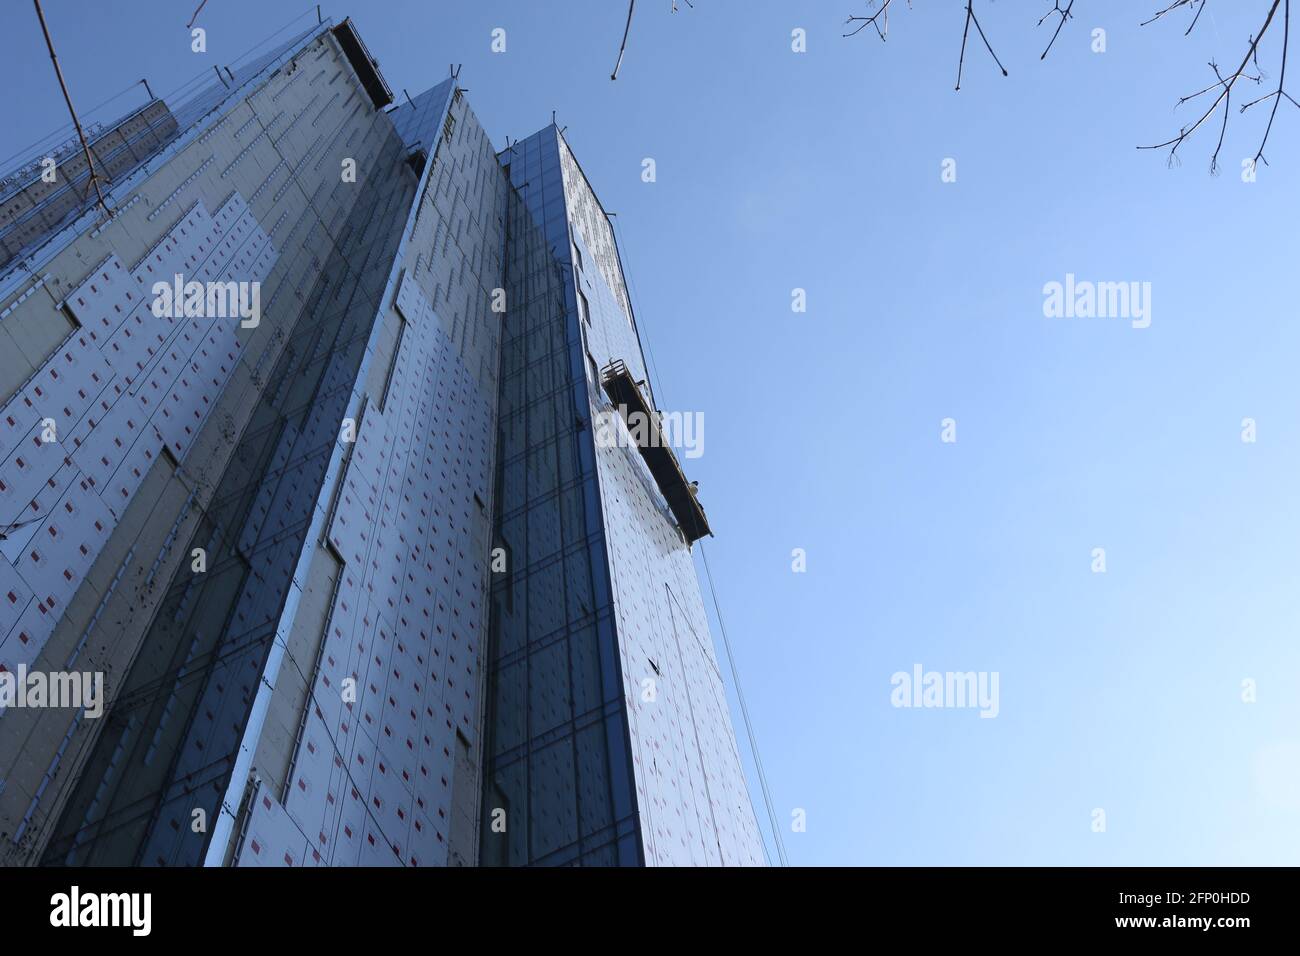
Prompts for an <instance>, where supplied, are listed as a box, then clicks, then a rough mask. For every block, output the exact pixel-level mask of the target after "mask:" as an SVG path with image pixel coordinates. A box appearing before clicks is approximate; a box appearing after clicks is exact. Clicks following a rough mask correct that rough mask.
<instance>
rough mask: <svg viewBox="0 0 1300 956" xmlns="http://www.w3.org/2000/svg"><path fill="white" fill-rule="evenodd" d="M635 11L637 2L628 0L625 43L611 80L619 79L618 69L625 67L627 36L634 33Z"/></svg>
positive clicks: (620, 45)
mask: <svg viewBox="0 0 1300 956" xmlns="http://www.w3.org/2000/svg"><path fill="white" fill-rule="evenodd" d="M635 9H636V0H628V5H627V26H625V27H623V42H622V43H621V44H619V47H618V61H617V62H616V63H615V64H614V72H613V73H611V74H610V75H609V78H610V79H611V80H617V79H618V69H619V67H621V66H622V65H623V51H624V50H626V49H627V35H628V33H630V32H631V31H632V11H633V10H635Z"/></svg>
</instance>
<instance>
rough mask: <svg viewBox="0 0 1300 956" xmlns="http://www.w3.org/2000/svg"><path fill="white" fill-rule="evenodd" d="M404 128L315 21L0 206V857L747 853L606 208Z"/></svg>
mask: <svg viewBox="0 0 1300 956" xmlns="http://www.w3.org/2000/svg"><path fill="white" fill-rule="evenodd" d="M403 99H404V102H402V103H400V104H394V103H393V95H392V92H391V91H390V89H389V87H388V85H387V83H386V82H385V81H384V78H383V76H382V75H381V74H380V72H379V70H378V66H377V64H376V62H375V61H374V59H373V58H372V57H371V55H370V53H369V52H368V51H367V49H366V47H365V45H364V43H363V42H362V40H361V38H360V36H359V34H358V32H357V30H356V29H355V27H354V25H353V23H352V22H351V21H349V20H345V21H343V22H342V23H340V24H337V25H336V24H333V23H329V22H326V23H322V24H320V25H319V26H317V27H316V28H314V29H312V30H310V31H308V32H307V33H305V34H302V35H300V36H298V37H296V38H294V39H292V40H290V41H289V42H288V43H285V44H283V45H282V46H280V47H279V48H278V49H275V50H272V51H271V52H269V53H266V54H264V55H262V56H260V57H259V58H257V59H254V60H251V61H249V62H247V63H245V64H244V65H243V67H242V68H234V67H233V66H232V68H231V69H229V70H226V71H223V73H222V75H221V77H220V81H219V82H217V81H215V80H214V82H213V83H212V84H211V85H210V86H208V87H207V88H205V89H202V90H200V91H198V92H197V93H194V94H192V95H191V96H190V97H189V98H188V99H186V100H185V101H184V102H179V103H175V104H167V103H164V102H162V101H161V100H154V99H150V101H149V102H148V103H146V105H145V106H144V107H142V108H141V109H139V110H136V111H134V112H133V113H131V114H129V115H128V116H127V117H125V118H124V119H123V120H121V121H119V122H115V123H111V124H104V125H103V126H102V127H99V128H96V129H95V130H94V131H93V133H92V135H93V138H94V141H93V143H92V144H91V149H92V153H93V154H94V156H95V158H96V163H95V168H96V174H97V176H98V177H99V179H100V185H101V187H102V190H103V192H104V194H105V196H106V198H107V201H108V206H109V209H110V211H111V215H109V214H107V213H105V212H104V211H103V210H102V209H100V208H99V207H98V206H97V203H96V201H95V190H94V189H93V188H91V184H90V177H89V169H88V168H87V164H86V163H85V157H84V150H80V144H79V143H78V149H71V148H61V149H60V150H58V151H56V152H54V153H53V154H52V156H53V159H54V160H55V162H54V168H55V169H56V171H60V172H61V173H62V175H63V178H62V179H59V178H58V176H57V175H56V177H55V179H54V181H53V182H50V181H49V178H48V173H47V172H46V170H47V167H48V166H49V164H42V163H41V162H40V161H39V160H40V157H37V158H36V159H35V161H34V162H31V163H28V164H26V165H25V166H23V167H22V168H20V169H19V170H17V171H16V172H15V173H14V174H12V175H10V176H9V177H7V178H6V179H5V180H4V181H3V183H2V184H0V243H3V245H2V246H0V253H2V255H0V260H3V264H2V265H0V403H2V404H0V462H2V464H0V670H2V671H3V673H0V689H3V688H4V687H5V686H10V687H13V688H22V690H23V693H24V694H26V696H25V697H23V696H18V695H11V696H10V697H9V698H5V697H0V704H3V703H8V707H7V709H5V710H4V712H3V713H2V714H0V863H5V864H11V865H12V864H30V863H46V864H56V865H57V864H71V865H87V864H89V865H94V864H135V865H198V864H206V865H239V866H247V865H269V866H280V865H353V864H374V865H475V864H479V863H482V864H486V865H523V864H538V865H551V864H574V863H579V864H594V865H614V864H633V865H636V864H648V865H654V864H758V863H761V862H763V846H762V839H761V836H760V834H759V831H758V827H757V824H756V821H755V817H754V814H753V810H752V807H751V804H750V801H749V798H748V796H747V791H746V787H745V780H744V772H743V769H742V763H741V759H740V756H739V753H738V750H737V746H736V740H735V736H734V734H733V732H732V729H731V722H730V718H729V715H728V706H727V700H726V694H725V690H724V685H723V682H722V678H721V674H720V672H719V669H718V664H717V660H716V658H715V655H714V650H713V643H712V639H711V636H710V632H709V623H708V619H707V616H706V614H705V611H704V605H703V601H702V599H701V594H700V590H699V585H698V581H697V578H696V574H695V568H694V563H693V558H692V544H693V542H694V541H696V540H697V539H698V538H699V537H700V536H702V535H704V534H707V533H708V530H709V529H708V523H707V519H706V518H705V516H704V512H703V510H702V508H701V507H700V505H699V502H698V500H697V499H696V497H695V493H694V488H693V487H692V486H691V485H690V484H689V482H688V481H687V480H686V477H685V475H684V473H683V471H682V467H681V464H682V463H681V461H680V460H679V458H678V456H677V455H676V454H675V453H674V451H673V449H672V447H671V445H670V444H669V443H667V442H665V441H664V440H663V438H664V435H663V429H662V428H661V426H662V425H663V423H664V422H663V419H661V418H660V417H659V416H658V414H657V412H656V408H657V407H658V403H657V401H656V396H654V394H653V390H652V388H651V386H650V384H649V382H648V379H649V376H648V374H647V371H646V368H645V363H644V360H643V357H642V351H641V344H640V337H639V335H638V331H637V326H636V317H635V315H634V313H633V309H632V305H631V301H630V298H629V296H628V293H627V289H626V286H625V284H624V276H623V271H622V264H621V262H620V259H619V253H618V247H617V245H616V243H615V239H614V233H613V229H612V227H611V225H610V219H609V217H607V216H606V215H605V213H604V211H603V209H602V207H601V205H600V202H599V200H598V199H597V198H596V195H595V193H594V191H593V189H592V186H591V184H590V183H589V182H588V180H587V178H586V176H585V175H584V174H583V172H582V169H581V167H580V166H579V165H578V163H577V160H576V159H575V158H574V155H573V153H572V152H571V151H570V149H569V146H568V144H567V143H566V141H565V139H564V136H563V135H562V133H561V131H560V130H558V129H557V128H556V127H555V126H554V125H551V126H548V127H546V128H545V129H543V130H541V131H540V132H538V133H536V134H534V135H533V136H531V137H529V138H527V139H525V140H523V141H520V142H518V143H515V144H513V145H512V146H509V147H508V148H507V149H505V150H504V151H500V152H498V151H497V150H496V149H494V148H493V147H492V145H491V143H490V141H489V139H488V137H487V135H486V134H485V133H484V131H483V129H482V128H481V127H480V126H479V124H478V121H477V120H476V118H475V117H474V114H473V112H472V111H471V110H470V109H469V106H468V103H467V101H466V98H465V96H464V94H463V92H462V91H461V89H460V88H459V86H458V85H457V83H456V80H455V78H454V77H452V78H449V79H447V80H446V81H444V82H442V83H440V84H439V85H437V86H435V87H434V88H432V89H430V90H428V91H427V92H425V93H423V94H421V95H419V96H417V97H414V98H407V97H403ZM637 415H640V416H641V420H640V421H637V422H634V421H633V416H637ZM634 425H636V426H642V425H644V426H646V427H633V426H634ZM80 674H88V675H90V674H100V675H103V688H104V693H103V696H102V697H101V699H99V700H98V702H93V701H90V700H88V699H83V700H82V706H80V707H72V706H51V703H57V701H54V700H53V699H52V698H51V699H50V700H46V701H44V702H42V701H41V700H40V699H38V697H37V696H36V695H35V694H34V693H31V694H28V693H27V691H28V690H31V689H32V688H33V687H34V686H35V682H39V681H44V683H45V685H46V686H47V688H50V689H52V688H54V687H55V685H56V684H58V683H59V682H60V681H62V682H63V683H64V689H65V690H66V689H67V688H68V687H69V686H71V684H70V681H71V680H72V677H73V675H80ZM88 683H89V682H88ZM83 698H84V695H83ZM63 703H65V704H66V701H64V702H63ZM99 711H102V713H101V712H99Z"/></svg>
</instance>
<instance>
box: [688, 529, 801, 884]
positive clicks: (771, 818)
mask: <svg viewBox="0 0 1300 956" xmlns="http://www.w3.org/2000/svg"><path fill="white" fill-rule="evenodd" d="M700 557H701V558H703V559H704V574H705V577H706V578H708V581H709V594H711V595H712V596H713V611H714V613H715V614H716V615H717V618H718V628H719V630H721V631H722V646H723V648H724V649H725V650H726V652H727V663H728V664H729V665H730V667H731V682H732V684H734V685H735V688H736V699H737V700H738V701H739V702H740V716H741V717H742V718H743V719H744V721H745V734H746V735H747V736H748V737H749V751H750V753H752V754H753V755H754V768H755V770H757V771H758V785H759V787H760V788H761V790H762V791H763V803H764V804H766V806H767V819H768V822H769V823H770V824H771V825H772V840H773V841H774V842H775V843H776V855H777V857H778V859H780V861H781V865H782V866H789V865H790V863H789V860H788V859H787V858H786V855H785V843H784V841H782V839H781V828H780V826H778V825H777V822H776V808H775V807H774V806H773V805H772V791H771V790H770V789H768V786H767V774H766V773H765V772H764V771H763V760H762V758H761V757H760V756H759V754H758V739H757V738H756V737H755V736H754V725H753V723H752V722H751V721H750V719H749V708H748V707H747V706H746V705H745V692H744V690H743V689H742V688H741V686H740V672H739V671H738V670H737V669H736V655H735V654H733V653H732V652H731V640H730V639H729V638H728V637H727V624H726V622H725V621H724V620H723V619H722V607H721V605H719V604H718V591H717V589H716V588H715V587H714V586H713V572H712V571H711V570H709V555H708V552H706V551H705V550H704V542H703V541H700Z"/></svg>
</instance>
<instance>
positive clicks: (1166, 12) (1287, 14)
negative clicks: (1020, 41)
mask: <svg viewBox="0 0 1300 956" xmlns="http://www.w3.org/2000/svg"><path fill="white" fill-rule="evenodd" d="M892 2H893V0H869V9H871V10H873V11H874V12H871V13H869V14H866V15H860V16H857V15H852V16H850V17H849V18H848V20H846V21H845V23H846V25H853V26H854V28H853V29H851V30H849V31H848V32H846V33H844V36H845V37H852V36H857V35H858V34H859V33H861V32H862V31H863V30H866V29H867V28H868V27H871V28H873V29H874V30H875V31H876V35H877V36H879V37H880V39H881V40H885V39H887V37H888V35H889V9H890V6H891V4H892ZM1163 2H1164V3H1165V5H1164V6H1163V7H1161V8H1160V9H1158V10H1156V12H1155V13H1153V14H1152V15H1151V16H1150V17H1148V18H1147V19H1145V20H1142V21H1140V23H1139V26H1146V25H1148V24H1151V23H1155V22H1156V21H1158V20H1162V19H1164V18H1165V17H1168V16H1170V15H1172V14H1173V13H1174V12H1175V11H1177V10H1186V11H1187V12H1188V14H1189V15H1190V22H1189V23H1188V24H1187V28H1186V29H1185V30H1184V31H1183V36H1188V35H1189V34H1190V33H1191V32H1192V31H1193V30H1194V29H1196V24H1197V23H1199V22H1200V19H1201V14H1202V13H1204V12H1205V7H1206V5H1207V4H1208V3H1209V2H1210V0H1163ZM1236 2H1237V3H1239V4H1240V3H1243V2H1244V0H1236ZM1253 2H1255V3H1257V4H1262V5H1264V6H1266V7H1267V11H1266V13H1265V14H1264V16H1263V23H1262V24H1261V25H1260V27H1259V29H1258V30H1257V31H1256V32H1255V33H1254V34H1252V35H1251V36H1250V37H1249V38H1248V40H1249V44H1248V46H1247V48H1246V53H1245V56H1243V57H1242V59H1241V63H1240V65H1239V66H1238V67H1237V68H1236V69H1235V70H1232V71H1231V72H1226V71H1221V70H1220V69H1219V66H1218V64H1217V63H1215V62H1213V61H1211V62H1210V64H1209V67H1210V69H1211V70H1212V71H1213V73H1214V82H1213V83H1211V84H1210V85H1208V86H1206V87H1205V88H1203V89H1201V90H1198V91H1196V92H1195V93H1191V94H1189V95H1187V96H1183V97H1180V98H1179V100H1178V104H1177V106H1183V105H1184V104H1186V103H1188V102H1190V101H1192V100H1194V99H1196V98H1198V97H1200V96H1203V95H1204V94H1206V93H1209V92H1211V91H1213V92H1214V93H1215V95H1214V97H1213V98H1212V100H1211V101H1210V104H1209V106H1208V107H1207V108H1206V109H1205V110H1204V111H1203V112H1201V113H1200V114H1198V116H1197V118H1196V119H1195V121H1193V122H1192V123H1190V124H1189V125H1187V126H1184V127H1183V128H1182V129H1180V130H1179V131H1178V134H1177V135H1176V136H1172V137H1170V138H1169V139H1167V140H1165V141H1164V142H1162V143H1155V144H1153V145H1150V146H1139V147H1138V149H1168V150H1169V163H1170V165H1173V164H1175V163H1177V162H1178V150H1179V148H1180V147H1181V146H1182V144H1183V141H1184V140H1186V139H1187V138H1188V137H1190V136H1191V135H1192V134H1193V133H1195V132H1196V131H1197V130H1198V129H1200V127H1201V126H1203V125H1205V123H1207V122H1208V121H1209V120H1210V119H1211V118H1212V117H1213V116H1214V115H1215V113H1216V112H1217V111H1218V110H1219V109H1222V110H1223V117H1222V121H1221V123H1220V125H1219V138H1218V140H1217V142H1216V143H1215V146H1214V151H1213V152H1212V153H1211V154H1210V171H1211V173H1216V172H1218V170H1219V157H1220V155H1221V154H1222V152H1223V148H1224V143H1225V141H1226V139H1227V132H1228V114H1229V112H1230V110H1231V106H1232V94H1233V92H1234V91H1235V90H1236V88H1237V86H1238V85H1239V84H1240V83H1241V82H1242V81H1247V82H1250V83H1262V82H1263V80H1264V77H1265V76H1266V75H1267V74H1266V73H1265V71H1264V70H1263V69H1262V68H1261V67H1260V63H1259V57H1260V44H1261V41H1262V40H1263V39H1264V35H1265V34H1266V33H1267V32H1268V30H1269V27H1270V26H1271V25H1272V24H1273V21H1274V20H1275V19H1276V18H1277V17H1276V15H1277V12H1278V10H1279V8H1280V9H1281V11H1282V17H1281V20H1282V41H1281V42H1282V53H1281V58H1282V64H1281V70H1280V72H1279V75H1278V80H1277V86H1276V88H1275V89H1273V90H1272V92H1270V93H1267V94H1265V95H1264V96H1260V97H1257V98H1255V99H1253V100H1250V101H1249V102H1247V103H1246V104H1245V105H1243V106H1241V107H1240V108H1239V110H1238V112H1241V113H1244V112H1246V110H1248V109H1250V108H1251V107H1252V106H1256V105H1258V104H1260V103H1263V102H1265V101H1267V100H1272V101H1273V104H1272V107H1271V108H1270V110H1269V114H1268V122H1267V123H1266V124H1265V126H1264V133H1263V136H1262V137H1261V139H1260V143H1259V148H1258V149H1257V150H1256V151H1255V156H1254V159H1253V160H1251V162H1253V163H1258V162H1261V161H1262V162H1263V163H1264V165H1266V166H1267V165H1268V159H1267V157H1266V155H1265V147H1267V145H1268V140H1269V136H1270V135H1271V133H1272V131H1273V123H1274V121H1275V120H1276V119H1277V112H1278V106H1279V105H1280V104H1281V102H1282V101H1283V100H1284V99H1285V100H1286V101H1287V102H1288V103H1290V104H1291V105H1292V106H1295V107H1296V108H1298V109H1300V100H1297V99H1296V98H1295V97H1293V96H1292V95H1291V94H1290V93H1289V92H1287V90H1286V67H1287V55H1288V53H1289V52H1290V47H1291V0H1253ZM1051 3H1052V7H1051V9H1050V10H1048V11H1047V12H1046V13H1044V14H1043V15H1042V16H1041V17H1039V18H1038V23H1037V25H1038V26H1040V27H1041V26H1042V25H1043V24H1044V23H1046V22H1048V20H1050V19H1051V18H1053V17H1055V18H1056V28H1055V29H1054V30H1053V31H1052V36H1051V39H1049V40H1048V41H1047V46H1046V47H1044V49H1043V52H1042V54H1040V56H1039V59H1040V60H1044V59H1046V58H1047V54H1049V53H1050V52H1052V48H1053V47H1054V46H1055V45H1056V41H1057V39H1058V38H1059V37H1060V35H1061V31H1062V30H1063V29H1064V28H1065V24H1066V22H1067V21H1068V20H1071V19H1073V18H1074V5H1075V0H1051ZM908 6H909V7H910V6H911V2H910V0H909V3H908ZM965 6H966V10H965V14H966V16H965V21H964V23H963V26H962V34H961V50H960V52H959V53H958V55H957V86H956V88H957V89H958V90H960V89H961V80H962V75H963V73H964V71H965V66H966V44H967V42H968V41H969V40H970V28H971V25H972V24H974V26H975V31H976V32H977V33H978V34H979V37H980V39H981V40H982V41H984V47H985V49H987V50H988V51H989V55H990V56H991V57H993V62H994V63H996V64H997V66H998V69H1000V70H1001V71H1002V75H1003V76H1006V75H1007V68H1006V67H1005V66H1003V65H1002V61H1001V59H999V57H998V55H997V53H996V52H995V51H994V49H993V45H992V44H991V43H990V42H989V38H988V36H987V35H985V33H984V27H983V25H982V24H981V23H980V21H979V16H978V15H977V14H976V12H975V0H965ZM1274 34H1275V35H1276V31H1274ZM1248 67H1253V70H1254V72H1250V71H1249V70H1248Z"/></svg>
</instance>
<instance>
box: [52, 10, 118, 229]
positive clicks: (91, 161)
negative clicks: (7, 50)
mask: <svg viewBox="0 0 1300 956" xmlns="http://www.w3.org/2000/svg"><path fill="white" fill-rule="evenodd" d="M32 3H34V4H35V5H36V17H37V19H38V20H40V21H41V32H42V33H44V34H45V46H46V47H47V48H48V49H49V51H50V60H51V61H52V62H53V63H54V75H55V76H57V77H58V78H59V88H60V89H61V90H63V100H64V102H65V103H67V104H68V112H69V113H71V114H72V125H73V126H75V127H76V128H77V136H78V137H80V139H81V148H82V149H83V150H85V153H86V167H87V169H88V171H89V172H90V184H91V185H92V186H94V187H95V196H96V197H98V200H99V205H100V206H101V207H102V208H103V210H104V215H106V216H108V217H109V218H110V219H111V218H113V211H112V210H111V209H109V208H108V203H106V202H105V201H104V194H103V192H101V191H100V188H99V174H98V173H97V172H95V158H94V157H93V156H92V155H91V154H90V144H89V143H87V142H86V134H85V131H83V130H82V128H81V120H79V119H77V111H76V110H75V109H73V108H72V96H71V94H69V93H68V84H67V83H65V82H64V81H63V70H62V69H61V68H60V67H59V58H58V57H57V56H55V54H54V41H53V40H51V39H50V29H49V27H47V26H46V25H45V12H44V11H43V10H42V9H41V0H32Z"/></svg>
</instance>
